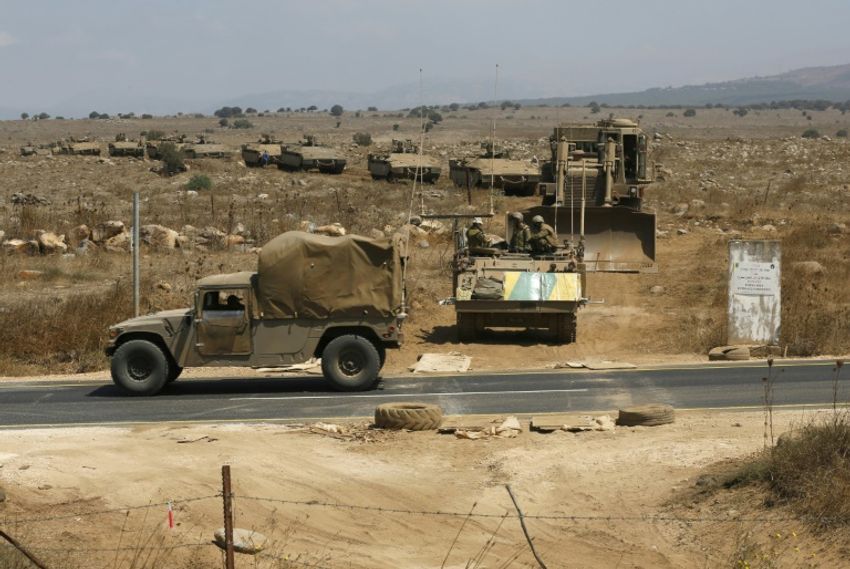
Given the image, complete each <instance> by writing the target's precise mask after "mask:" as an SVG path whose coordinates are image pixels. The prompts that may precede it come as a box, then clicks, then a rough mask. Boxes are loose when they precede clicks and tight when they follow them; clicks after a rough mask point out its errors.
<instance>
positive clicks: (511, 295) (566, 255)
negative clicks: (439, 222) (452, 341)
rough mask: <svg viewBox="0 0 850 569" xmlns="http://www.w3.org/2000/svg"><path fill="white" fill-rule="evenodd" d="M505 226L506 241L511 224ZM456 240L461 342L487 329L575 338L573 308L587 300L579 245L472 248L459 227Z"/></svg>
mask: <svg viewBox="0 0 850 569" xmlns="http://www.w3.org/2000/svg"><path fill="white" fill-rule="evenodd" d="M506 227H507V228H508V230H507V233H506V236H505V242H506V243H509V242H510V239H511V233H512V232H511V228H512V225H511V223H510V222H508V223H507V224H506ZM454 239H455V256H454V258H453V261H452V269H453V270H452V274H453V290H454V297H453V303H454V306H455V316H456V318H457V334H458V339H459V340H460V341H462V342H468V341H473V340H476V339H477V338H480V337H481V335H482V334H483V333H484V331H485V329H487V328H514V329H515V328H524V329H532V330H544V331H546V332H547V333H548V334H549V335H550V336H551V337H552V339H553V340H554V341H556V342H557V343H560V344H569V343H572V342H575V341H576V330H577V327H576V313H577V312H578V310H579V308H580V307H581V306H582V305H584V304H585V303H586V302H587V299H586V298H585V297H584V291H585V289H586V273H585V264H584V262H583V255H582V251H581V247H580V244H576V245H575V246H573V245H572V244H570V243H564V244H563V245H562V246H561V247H559V248H558V249H557V250H556V251H554V252H552V253H549V254H545V255H532V254H530V253H523V252H510V251H508V250H507V249H506V248H500V247H492V248H491V247H487V248H470V247H468V246H467V243H466V239H465V235H464V233H463V231H462V230H460V229H457V228H456V230H455V232H454Z"/></svg>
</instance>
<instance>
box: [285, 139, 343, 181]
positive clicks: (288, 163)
mask: <svg viewBox="0 0 850 569" xmlns="http://www.w3.org/2000/svg"><path fill="white" fill-rule="evenodd" d="M277 166H278V168H280V169H281V170H317V171H319V172H321V173H323V174H342V171H343V170H345V157H344V156H343V155H342V154H341V153H340V152H339V151H337V150H335V149H333V148H330V147H328V146H323V145H321V144H319V141H318V139H316V137H315V136H313V135H309V134H308V135H306V136H305V137H304V140H302V141H301V142H299V143H298V144H283V145H282V146H281V149H280V158H278V162H277Z"/></svg>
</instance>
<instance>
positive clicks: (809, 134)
mask: <svg viewBox="0 0 850 569" xmlns="http://www.w3.org/2000/svg"><path fill="white" fill-rule="evenodd" d="M802 136H803V138H820V132H818V129H816V128H807V129H806V130H804V131H803V135H802Z"/></svg>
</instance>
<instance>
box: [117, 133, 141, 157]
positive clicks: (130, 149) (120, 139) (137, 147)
mask: <svg viewBox="0 0 850 569" xmlns="http://www.w3.org/2000/svg"><path fill="white" fill-rule="evenodd" d="M109 155H110V156H132V157H135V158H144V157H145V143H144V141H143V140H127V135H125V134H117V135H115V141H113V142H110V143H109Z"/></svg>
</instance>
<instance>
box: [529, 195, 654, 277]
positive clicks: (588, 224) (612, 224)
mask: <svg viewBox="0 0 850 569" xmlns="http://www.w3.org/2000/svg"><path fill="white" fill-rule="evenodd" d="M556 210H557V219H556V213H555V212H556ZM535 215H541V216H543V219H544V220H545V222H546V223H548V224H549V225H551V226H552V227H553V228H555V230H556V232H557V233H558V239H559V240H560V241H561V242H563V241H565V240H570V241H571V242H572V243H573V244H574V245H575V244H577V243H578V240H579V232H580V228H581V212H580V210H579V209H578V208H576V209H573V210H571V209H570V208H569V207H558V208H555V207H553V206H537V207H534V208H531V209H529V210H527V211H526V214H525V219H526V220H528V221H530V220H531V218H532V217H533V216H535ZM570 218H572V223H571V219H570ZM584 262H585V264H586V266H587V271H588V272H602V273H654V272H657V271H658V265H657V264H656V261H655V214H654V213H648V212H643V211H635V210H633V209H629V208H626V207H600V206H592V207H587V208H586V209H585V216H584Z"/></svg>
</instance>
